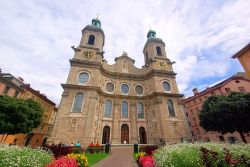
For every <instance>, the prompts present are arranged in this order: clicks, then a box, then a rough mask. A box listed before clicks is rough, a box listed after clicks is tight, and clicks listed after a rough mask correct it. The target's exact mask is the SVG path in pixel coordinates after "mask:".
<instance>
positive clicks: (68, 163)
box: [46, 156, 78, 167]
mask: <svg viewBox="0 0 250 167" xmlns="http://www.w3.org/2000/svg"><path fill="white" fill-rule="evenodd" d="M46 167H78V163H77V160H76V159H74V158H69V157H65V156H64V157H61V158H59V159H57V160H55V161H53V162H51V163H50V164H48V165H47V166H46Z"/></svg>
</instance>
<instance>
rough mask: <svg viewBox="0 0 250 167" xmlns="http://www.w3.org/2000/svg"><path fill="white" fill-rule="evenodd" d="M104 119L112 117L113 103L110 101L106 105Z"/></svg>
mask: <svg viewBox="0 0 250 167" xmlns="http://www.w3.org/2000/svg"><path fill="white" fill-rule="evenodd" d="M104 117H112V101H110V100H107V101H106V103H105V112H104Z"/></svg>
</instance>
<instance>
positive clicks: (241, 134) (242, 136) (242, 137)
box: [239, 132, 247, 143]
mask: <svg viewBox="0 0 250 167" xmlns="http://www.w3.org/2000/svg"><path fill="white" fill-rule="evenodd" d="M239 134H240V137H241V139H242V141H243V142H244V143H247V141H246V139H245V136H244V134H243V132H239Z"/></svg>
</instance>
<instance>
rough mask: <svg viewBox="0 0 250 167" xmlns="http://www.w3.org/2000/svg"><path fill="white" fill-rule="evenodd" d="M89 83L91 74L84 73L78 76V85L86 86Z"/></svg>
mask: <svg viewBox="0 0 250 167" xmlns="http://www.w3.org/2000/svg"><path fill="white" fill-rule="evenodd" d="M88 81H89V74H88V73H86V72H84V73H81V74H79V76H78V83H79V84H86V83H87V82H88Z"/></svg>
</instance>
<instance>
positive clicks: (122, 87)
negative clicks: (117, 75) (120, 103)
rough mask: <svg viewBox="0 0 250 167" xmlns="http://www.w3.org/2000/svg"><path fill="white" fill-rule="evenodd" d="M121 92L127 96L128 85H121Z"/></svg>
mask: <svg viewBox="0 0 250 167" xmlns="http://www.w3.org/2000/svg"><path fill="white" fill-rule="evenodd" d="M121 91H122V93H123V94H128V92H129V87H128V85H127V84H122V85H121Z"/></svg>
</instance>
